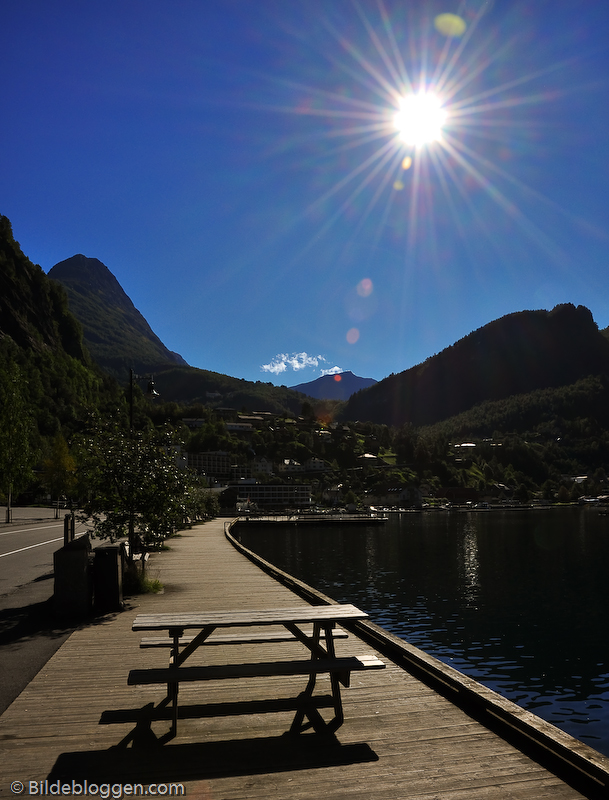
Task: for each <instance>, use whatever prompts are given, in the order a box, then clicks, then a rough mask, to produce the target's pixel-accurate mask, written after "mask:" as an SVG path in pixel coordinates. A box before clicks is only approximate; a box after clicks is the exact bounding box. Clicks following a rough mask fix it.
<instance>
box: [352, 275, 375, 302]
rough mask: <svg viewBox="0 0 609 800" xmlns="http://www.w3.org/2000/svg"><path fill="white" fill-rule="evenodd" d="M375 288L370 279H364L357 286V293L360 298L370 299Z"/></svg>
mask: <svg viewBox="0 0 609 800" xmlns="http://www.w3.org/2000/svg"><path fill="white" fill-rule="evenodd" d="M373 289H374V286H373V284H372V281H371V280H370V278H364V279H363V280H361V281H360V282H359V283H358V284H357V289H356V291H357V293H358V294H359V296H360V297H369V296H370V295H371V294H372V291H373Z"/></svg>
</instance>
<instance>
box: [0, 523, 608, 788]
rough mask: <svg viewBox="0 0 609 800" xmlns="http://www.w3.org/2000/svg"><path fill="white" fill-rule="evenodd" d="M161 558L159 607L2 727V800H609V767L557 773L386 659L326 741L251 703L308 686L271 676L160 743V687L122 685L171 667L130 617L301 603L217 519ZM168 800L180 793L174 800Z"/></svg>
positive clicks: (113, 618) (79, 653)
mask: <svg viewBox="0 0 609 800" xmlns="http://www.w3.org/2000/svg"><path fill="white" fill-rule="evenodd" d="M170 548H171V549H170V550H169V551H168V552H164V553H160V554H157V555H154V556H153V557H152V558H151V559H150V562H149V568H148V570H149V574H150V576H151V577H159V578H160V579H161V581H162V582H163V584H164V587H165V589H164V592H163V593H162V594H159V595H148V596H141V597H138V598H136V599H135V600H133V601H131V600H130V601H128V603H127V609H126V610H125V611H124V612H122V613H117V614H110V615H106V616H103V617H99V618H96V619H93V620H91V621H90V622H89V623H87V624H84V625H82V626H81V627H80V628H79V629H78V630H77V631H75V632H74V633H73V634H72V636H70V638H69V639H68V640H67V641H66V642H65V644H64V645H63V646H62V647H61V648H60V649H59V650H58V651H57V653H56V654H55V655H54V656H53V657H52V658H51V660H50V661H49V662H48V663H47V664H46V666H45V667H44V668H43V669H42V670H41V671H40V673H39V674H38V675H37V676H36V677H35V678H34V680H33V681H32V682H31V683H30V684H29V686H28V687H27V688H26V689H25V690H24V692H23V693H22V694H21V695H20V696H19V697H18V698H17V699H16V700H15V702H14V703H13V704H12V705H11V706H10V707H9V708H8V709H7V711H6V712H5V713H4V714H3V715H2V717H0V794H1V795H2V796H14V792H11V788H10V786H11V783H12V782H13V781H22V782H23V784H24V786H25V788H24V792H23V794H26V795H27V794H31V793H32V792H30V791H28V787H29V782H30V781H38V782H40V781H45V780H46V781H48V783H47V784H43V785H44V787H45V789H48V793H51V791H50V788H49V787H51V786H53V785H56V782H57V781H60V788H61V785H68V784H69V783H71V781H75V782H76V793H78V789H79V787H80V788H81V790H82V787H83V782H84V781H85V780H86V781H88V783H89V785H90V784H91V783H94V784H98V787H99V784H103V783H107V784H108V783H109V784H119V783H120V784H142V786H143V787H144V789H145V788H146V786H147V785H148V784H153V783H156V784H161V783H162V784H171V783H179V784H182V785H183V787H184V794H185V795H186V796H188V797H189V798H195V799H196V800H200V799H201V800H202V799H203V798H214V799H215V798H223V799H224V800H231V799H233V798H234V799H235V800H236V799H237V798H252V799H254V798H260V800H269V798H278V799H280V800H292V798H293V799H294V800H296V799H297V798H298V799H300V800H318V798H323V797H326V798H328V800H332V799H335V800H342V798H345V800H346V799H347V798H349V800H357V798H362V800H363V798H366V800H377V799H378V800H415V799H417V800H436V799H437V798H442V800H478V799H480V800H482V799H484V800H495V799H496V800H505V798H509V799H510V800H533V798H553V799H554V798H558V799H562V800H575V798H582V797H606V796H607V784H606V783H605V784H604V785H603V781H604V780H605V778H609V770H608V762H609V759H604V758H603V757H602V756H600V755H599V754H598V753H595V751H593V750H591V749H590V748H587V747H586V746H585V745H580V744H579V743H574V747H575V749H577V750H578V753H579V754H580V756H581V755H582V754H583V757H584V759H586V758H588V762H587V763H588V764H589V765H590V773H591V774H590V775H588V776H585V775H582V774H580V773H581V770H580V771H579V772H578V770H577V769H576V770H575V773H573V772H569V771H568V770H567V771H566V772H565V771H564V770H563V767H562V766H561V765H560V764H557V770H558V772H559V773H561V774H556V772H555V771H551V770H550V769H548V768H547V766H543V765H542V764H540V763H539V761H538V760H535V759H534V758H533V757H531V755H527V754H526V753H525V752H523V749H522V748H520V747H516V746H514V745H513V744H510V743H509V742H508V741H507V740H506V738H504V737H503V736H502V735H499V734H498V733H497V732H493V731H492V730H490V729H489V728H488V727H486V726H485V725H484V724H482V723H481V722H480V721H478V720H476V719H475V718H474V717H472V716H471V715H470V714H468V713H466V712H465V711H464V710H462V709H461V708H459V707H458V706H457V705H456V704H455V703H453V702H451V699H450V692H448V693H447V696H443V694H442V693H440V692H438V691H435V690H434V689H432V688H430V686H428V685H427V683H425V682H423V681H421V680H419V678H417V677H415V676H414V675H413V674H412V672H411V671H409V670H408V669H405V668H404V665H403V664H400V663H392V662H391V661H390V660H389V659H388V658H387V656H386V655H385V654H383V653H382V652H381V653H380V657H381V658H382V659H383V660H384V661H385V663H386V664H387V669H385V670H382V671H379V672H373V673H366V674H354V675H353V676H352V685H351V688H350V689H348V690H345V692H344V710H345V724H344V725H343V726H342V727H341V728H340V729H339V730H338V731H337V734H336V737H335V738H333V739H328V738H326V737H318V736H316V735H314V734H303V735H301V736H299V737H286V736H284V733H285V732H286V730H287V729H288V727H289V725H290V722H291V718H292V714H291V713H290V712H289V711H280V712H277V713H272V714H269V713H265V714H263V713H259V711H260V708H259V706H258V705H257V704H258V703H260V702H261V701H263V700H266V699H268V698H269V697H274V698H275V699H277V700H278V701H279V700H280V698H282V697H284V696H286V697H287V696H293V695H295V694H297V693H298V692H299V691H300V690H301V689H302V688H303V687H302V679H297V678H295V679H292V678H290V679H287V680H286V679H285V678H282V679H280V680H276V679H275V678H265V679H248V680H241V681H232V680H227V681H220V682H215V683H213V684H208V685H206V686H205V687H203V688H201V687H200V686H192V687H191V686H185V687H184V688H181V689H180V726H179V729H178V736H177V737H176V738H175V739H172V740H170V741H167V742H166V743H163V739H162V737H163V734H164V733H165V732H166V731H167V729H168V727H169V722H168V716H169V711H167V714H166V718H162V717H163V714H160V715H155V714H152V713H151V711H150V708H151V704H156V703H158V701H159V700H161V699H162V696H163V691H162V688H161V687H158V686H149V687H130V686H128V685H127V675H128V672H129V670H130V669H137V668H142V669H143V668H146V667H156V666H159V667H163V666H166V664H167V652H166V651H165V650H163V649H159V650H155V649H140V647H139V642H140V638H141V636H140V635H138V634H136V633H134V632H132V630H131V625H132V622H133V619H134V618H135V615H136V613H144V612H147V613H158V612H174V611H175V612H180V611H192V610H197V609H205V610H214V609H216V610H220V609H229V608H230V609H247V608H259V607H268V608H271V607H276V606H287V605H290V606H294V605H297V604H299V603H305V602H306V600H305V599H303V598H302V597H301V596H300V595H296V594H294V592H293V591H292V590H291V589H290V588H288V587H287V586H285V585H282V583H281V582H279V581H278V580H276V579H275V578H273V577H272V576H270V575H269V574H268V573H267V572H265V571H263V570H262V569H260V568H259V566H257V565H256V564H255V563H252V561H251V560H249V559H248V558H247V557H246V556H245V555H243V554H242V553H241V552H239V551H238V550H236V549H235V548H234V547H233V546H232V545H231V544H230V543H229V542H228V541H227V539H226V538H225V535H224V522H223V521H222V520H216V521H213V522H209V523H206V524H204V525H199V526H196V527H195V528H193V529H192V530H189V531H184V532H183V533H182V534H181V536H180V537H179V538H177V539H175V540H172V541H171V542H170ZM374 628H375V626H372V628H371V630H373V632H374ZM377 633H378V631H377ZM389 638H391V637H389ZM300 647H301V646H300V645H299V644H294V643H281V644H277V643H273V642H269V643H256V644H251V645H246V646H243V645H240V646H239V656H238V658H239V659H243V660H246V661H247V660H251V661H255V660H264V659H266V658H267V657H268V656H269V653H272V654H273V656H274V657H275V656H277V657H281V658H290V657H299V654H300V653H301V652H302V653H304V648H303V650H302V651H300V650H299V648H300ZM269 648H270V649H269ZM411 650H412V651H413V657H414V656H416V653H414V650H415V649H414V648H411ZM370 651H371V645H370V642H369V641H368V642H365V641H362V640H361V639H360V638H358V636H356V635H354V634H353V633H350V635H349V637H348V638H346V639H340V640H338V641H337V653H338V654H339V655H341V654H342V655H358V654H361V653H368V652H370ZM208 652H209V654H210V658H211V659H213V661H212V663H226V662H227V661H230V660H231V659H234V658H235V649H234V648H233V649H232V651H231V645H219V646H217V647H213V648H209V649H208ZM421 655H422V658H423V663H429V664H430V665H431V666H433V663H432V662H433V660H430V661H429V662H427V661H426V659H425V658H424V654H421ZM396 661H398V662H400V659H399V658H396ZM208 663H209V662H208ZM414 671H416V669H415V670H414ZM473 683H474V682H472V681H470V682H469V684H470V689H472V686H471V684H473ZM472 690H473V689H472ZM226 702H232V703H235V704H246V703H248V704H250V705H249V708H248V710H249V711H250V712H251V713H248V714H246V715H235V716H221V717H220V716H213V713H214V707H213V706H214V704H220V703H226ZM279 705H280V703H279V702H278V706H279ZM235 710H237V708H236V709H235ZM240 710H243V706H241V709H240ZM523 713H524V712H523ZM158 716H160V717H161V718H158ZM567 739H568V737H567ZM592 773H593V774H592ZM38 786H40V784H38ZM98 787H97V788H98ZM38 793H39V794H42V792H40V791H39V792H38ZM151 793H152V792H151ZM158 793H160V792H158ZM166 793H167V794H171V795H172V796H175V793H176V792H175V790H173V789H171V787H169V788H168V790H167V792H166ZM85 794H86V793H85ZM81 796H82V794H81ZM98 796H99V788H98ZM112 796H113V795H110V797H112ZM115 796H116V795H115Z"/></svg>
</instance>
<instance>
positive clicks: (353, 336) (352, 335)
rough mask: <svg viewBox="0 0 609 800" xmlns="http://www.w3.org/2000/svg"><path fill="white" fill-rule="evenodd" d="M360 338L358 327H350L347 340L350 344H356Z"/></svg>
mask: <svg viewBox="0 0 609 800" xmlns="http://www.w3.org/2000/svg"><path fill="white" fill-rule="evenodd" d="M358 339H359V331H358V329H357V328H350V329H349V330H348V331H347V341H348V342H349V344H355V343H356V342H357V340H358Z"/></svg>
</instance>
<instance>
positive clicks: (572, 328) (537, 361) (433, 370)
mask: <svg viewBox="0 0 609 800" xmlns="http://www.w3.org/2000/svg"><path fill="white" fill-rule="evenodd" d="M605 374H609V341H608V340H607V338H606V336H604V335H603V334H602V333H601V332H599V330H598V327H597V325H596V323H595V322H594V319H593V318H592V314H591V313H590V311H589V310H588V309H587V308H585V307H584V306H578V307H577V308H576V307H575V306H574V305H572V304H570V303H567V304H564V305H560V306H556V308H554V309H553V310H552V311H521V312H518V313H515V314H510V315H508V316H505V317H502V318H500V319H498V320H495V321H494V322H491V323H489V324H488V325H485V326H484V327H482V328H480V329H478V330H477V331H474V332H473V333H471V334H469V336H466V337H465V338H463V339H461V340H459V341H458V342H456V343H455V344H454V345H452V346H451V347H447V348H446V349H445V350H443V351H442V352H441V353H438V354H437V355H435V356H433V357H431V358H429V359H427V360H426V361H425V362H423V363H422V364H419V365H417V366H415V367H412V368H411V369H409V370H406V371H405V372H401V373H399V374H397V375H390V376H389V377H388V378H385V379H384V380H382V381H380V382H379V383H377V384H376V385H375V386H372V387H371V388H369V389H365V390H363V391H361V392H358V393H357V394H355V395H353V396H352V397H351V398H350V399H349V401H348V402H347V403H346V405H345V407H344V411H343V418H344V419H346V420H356V419H360V420H369V421H372V422H377V423H385V424H388V425H402V424H404V423H406V422H409V423H411V424H413V425H430V424H433V423H435V422H438V421H440V420H443V419H447V418H449V417H453V416H454V415H456V414H460V413H462V412H464V411H467V410H468V409H469V408H472V407H473V406H475V405H478V404H479V403H482V402H484V401H491V400H500V399H502V398H506V397H510V396H512V395H518V394H526V393H528V392H532V391H534V390H537V389H545V388H551V387H557V386H566V385H569V384H572V383H575V382H576V381H578V380H580V379H581V378H585V377H587V376H588V375H605Z"/></svg>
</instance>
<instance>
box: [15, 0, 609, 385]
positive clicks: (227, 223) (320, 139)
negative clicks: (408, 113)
mask: <svg viewBox="0 0 609 800" xmlns="http://www.w3.org/2000/svg"><path fill="white" fill-rule="evenodd" d="M0 8H1V11H2V27H3V46H2V49H1V51H0V65H1V68H2V75H3V97H2V110H1V112H0V113H1V114H2V124H1V125H0V143H1V147H0V159H1V161H0V190H1V191H0V213H2V214H5V215H6V216H8V217H9V218H10V220H11V222H12V223H13V230H14V233H15V238H16V239H17V240H18V241H19V242H20V244H21V246H22V248H23V250H24V252H25V254H26V255H27V256H28V257H29V258H30V259H31V260H32V261H34V262H35V263H38V264H40V265H41V266H42V267H43V269H44V270H45V271H48V270H49V269H50V268H51V267H52V266H53V265H54V264H56V263H57V262H58V261H61V260H63V259H65V258H69V257H70V256H72V255H74V254H76V253H83V254H84V255H86V256H89V257H92V258H98V259H100V260H101V261H103V262H104V263H105V264H106V265H107V266H108V267H109V269H110V270H111V271H112V272H113V273H114V275H115V276H116V277H117V279H118V280H119V282H120V283H121V285H122V286H123V288H124V289H125V291H126V292H127V294H128V295H129V296H130V297H131V299H132V300H133V302H134V304H135V306H136V307H137V308H138V309H139V310H140V311H141V313H142V314H143V315H144V316H145V317H146V319H147V320H148V322H149V323H150V325H151V326H152V328H153V330H154V331H155V332H156V333H157V334H158V336H159V337H160V338H161V339H162V341H163V342H164V343H165V344H166V345H167V346H168V347H169V348H170V349H172V350H175V351H177V352H179V353H180V354H181V355H182V356H183V357H184V358H185V359H186V360H187V361H188V362H189V363H190V364H192V365H193V366H197V367H201V368H204V369H210V370H214V371H217V372H222V373H226V374H229V375H233V376H236V377H241V378H246V379H247V380H261V381H270V382H272V383H275V384H286V385H288V386H290V385H294V384H297V383H301V382H305V381H308V380H313V379H314V378H317V377H319V376H320V375H321V374H322V372H323V371H331V370H333V369H335V368H340V369H341V370H352V371H353V372H354V373H356V374H358V375H361V376H364V377H372V378H376V379H377V380H380V379H382V378H383V377H385V376H387V375H388V374H390V373H392V372H400V371H402V370H404V369H407V368H409V367H411V366H413V365H414V364H417V363H420V362H421V361H423V360H424V359H426V358H427V357H429V356H431V355H433V354H434V353H437V352H439V351H440V350H442V349H443V348H445V347H447V346H448V345H450V344H452V343H454V342H455V341H457V340H458V339H460V338H461V337H463V336H465V335H467V334H468V333H470V332H471V331H472V330H475V329H476V328H479V327H480V326H482V325H484V324H486V323H487V322H490V321H491V320H493V319H496V318H498V317H500V316H503V315H504V314H509V313H511V312H515V311H521V310H524V309H532V308H547V309H551V308H552V307H553V306H554V305H556V304H558V303H562V302H572V303H575V304H583V305H586V306H587V307H588V308H590V310H591V311H592V313H593V315H594V318H595V320H596V322H597V323H598V325H599V326H600V327H601V328H604V327H606V326H608V325H609V303H608V300H609V282H608V280H607V277H608V276H607V269H606V265H607V253H608V249H609V224H608V223H609V203H608V202H607V195H608V189H609V152H608V151H609V137H608V136H607V130H608V127H609V125H608V123H609V119H608V117H609V102H608V98H609V49H608V48H609V3H607V2H606V0H600V1H599V2H596V1H595V0H586V1H585V2H577V3H576V2H573V0H551V1H550V0H548V1H547V2H546V0H534V2H531V0H526V2H518V1H517V0H515V1H514V2H512V1H511V0H494V2H484V0H464V2H458V0H455V2H451V1H450V0H446V1H445V2H444V1H442V2H440V0H438V1H437V2H436V0H430V1H429V2H425V0H400V2H394V0H382V1H381V0H378V2H377V0H360V1H359V2H357V3H356V2H351V0H306V2H304V0H165V1H164V2H160V1H159V0H145V2H143V1H140V0H120V2H116V1H115V0H103V2H101V0H88V2H82V0H54V2H52V3H51V2H47V0H1V2H0ZM446 13H449V14H453V15H456V16H458V18H459V20H460V21H461V22H460V23H459V21H458V20H457V23H455V20H454V17H453V18H451V19H452V26H451V24H449V25H448V28H447V27H446V25H444V26H443V25H442V24H440V23H439V22H438V16H439V15H441V14H446ZM444 19H446V18H444ZM449 23H450V19H449ZM421 93H426V94H427V95H435V96H436V99H437V101H438V102H439V103H440V106H441V107H442V109H443V112H444V113H445V115H446V116H445V119H444V121H443V122H441V123H440V125H439V129H438V132H437V136H439V139H437V138H436V139H433V138H432V140H431V141H427V142H425V143H415V144H413V143H412V136H409V134H406V133H405V132H404V131H403V130H401V129H398V128H397V127H396V114H397V112H398V111H399V109H400V107H401V106H400V103H401V98H403V97H405V96H409V95H419V94H421ZM412 113H413V114H414V113H415V112H412ZM404 139H406V141H404ZM408 159H410V161H408ZM405 166H407V167H408V168H407V169H405V168H404V167H405Z"/></svg>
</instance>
